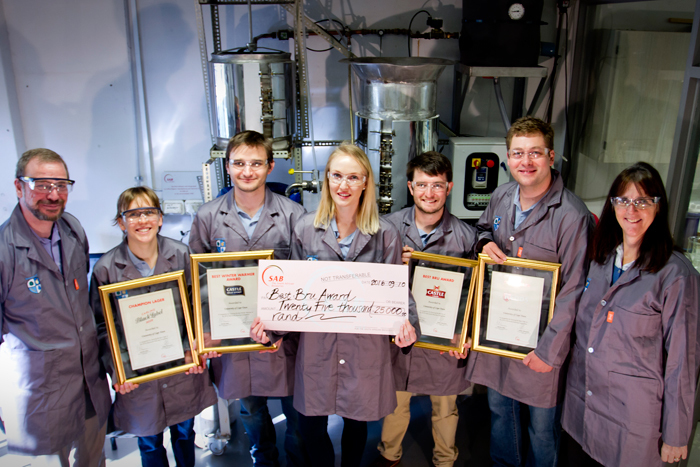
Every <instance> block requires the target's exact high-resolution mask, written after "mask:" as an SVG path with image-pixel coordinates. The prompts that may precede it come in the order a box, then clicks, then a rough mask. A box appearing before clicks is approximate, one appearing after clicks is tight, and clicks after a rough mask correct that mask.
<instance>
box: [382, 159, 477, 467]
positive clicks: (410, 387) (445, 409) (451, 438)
mask: <svg viewBox="0 0 700 467" xmlns="http://www.w3.org/2000/svg"><path fill="white" fill-rule="evenodd" d="M406 178H407V179H408V189H409V190H410V192H411V194H412V195H413V201H414V203H415V206H413V207H409V208H405V209H402V210H401V211H398V212H395V213H392V214H389V215H387V216H386V217H385V219H386V220H388V221H390V222H391V223H392V224H394V226H395V227H396V228H397V229H398V231H399V233H400V234H401V242H402V243H403V245H404V246H403V251H404V253H403V261H404V262H406V263H407V262H409V260H410V259H411V253H412V252H413V251H421V252H426V253H435V254H439V255H446V256H454V257H457V258H469V259H471V258H472V250H473V249H474V245H475V244H476V239H477V235H476V229H475V228H474V227H472V226H470V225H467V224H466V223H464V222H462V221H461V220H459V219H457V218H456V217H454V216H453V215H452V214H450V213H449V212H448V211H447V209H446V208H445V202H446V201H447V195H449V194H450V190H452V185H453V183H452V165H451V164H450V161H449V160H448V159H447V158H446V157H445V156H443V155H442V154H440V153H438V152H435V151H429V152H425V153H423V154H421V155H419V156H418V157H415V158H414V159H411V160H410V161H409V163H408V166H407V167H406ZM465 283H466V284H469V279H468V278H465ZM467 289H468V287H467ZM465 290H466V289H465ZM466 292H467V293H468V290H466ZM465 346H466V344H465ZM397 350H398V348H397V349H394V351H393V358H392V360H393V369H394V382H395V384H396V399H397V401H398V406H397V407H396V410H394V413H392V414H390V415H387V416H386V417H384V423H383V426H382V437H381V442H380V443H379V446H378V448H379V452H380V454H381V455H380V456H379V457H378V458H377V460H376V461H375V462H374V464H373V466H379V467H382V466H384V467H389V466H394V465H398V463H399V462H400V461H401V454H402V449H401V442H402V440H403V437H404V435H405V434H406V430H407V429H408V423H409V421H410V419H411V410H410V404H411V396H412V394H414V393H415V394H427V395H429V396H430V401H431V403H432V406H433V412H432V424H433V440H434V441H435V447H434V448H433V459H432V460H433V464H434V465H435V467H448V466H449V467H451V466H452V465H453V464H454V462H455V460H457V454H458V451H457V447H456V446H455V432H456V431H457V421H458V420H459V415H458V412H457V394H459V393H461V392H462V391H464V390H465V389H466V388H468V387H469V381H467V379H466V378H465V376H466V365H465V364H464V360H455V359H454V358H453V357H457V358H458V359H463V358H465V357H466V350H464V353H462V354H456V355H455V354H454V352H450V353H451V354H452V356H450V355H447V354H440V353H438V352H436V351H435V350H427V349H421V348H414V349H413V350H412V351H411V352H410V353H408V354H403V353H401V352H398V351H397Z"/></svg>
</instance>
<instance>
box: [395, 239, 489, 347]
mask: <svg viewBox="0 0 700 467" xmlns="http://www.w3.org/2000/svg"><path fill="white" fill-rule="evenodd" d="M478 264H479V263H478V261H476V260H471V259H465V258H456V257H452V256H445V255H438V254H433V253H425V252H419V251H414V252H413V253H412V254H411V261H410V262H409V267H410V269H409V271H410V277H411V280H410V283H411V290H412V291H413V297H414V299H416V291H414V290H413V289H414V284H416V275H415V272H416V268H417V267H422V268H426V269H425V271H429V270H431V269H433V270H438V271H443V270H444V271H449V272H448V274H450V275H455V274H457V275H459V274H463V275H464V276H466V274H467V272H468V273H469V280H468V283H467V281H466V280H463V282H462V285H461V287H459V289H460V291H461V293H460V297H459V300H458V305H457V316H456V318H455V319H456V321H455V328H454V330H453V332H452V334H453V337H452V338H451V339H450V338H446V337H439V336H438V335H426V332H427V331H428V329H427V328H425V326H424V321H423V320H421V331H422V333H423V334H422V335H421V337H420V339H419V340H418V341H417V342H416V343H415V346H416V347H421V348H425V349H431V350H439V351H443V352H448V351H450V350H454V351H456V352H460V353H461V352H463V348H464V343H465V342H466V341H467V337H468V335H469V333H468V331H469V318H470V313H471V309H472V301H473V297H474V291H475V289H476V274H475V272H476V268H477V265H478ZM441 266H442V267H441ZM455 269H456V270H455ZM439 276H443V275H442V274H439ZM465 278H466V277H465ZM440 280H442V281H451V280H452V279H451V278H450V277H449V276H447V277H440ZM436 290H437V287H436ZM464 291H466V295H465V294H464ZM429 292H434V291H433V290H430V289H428V290H426V295H427V293H429ZM437 292H438V293H440V291H439V290H437ZM421 293H422V291H421ZM421 298H422V297H418V299H417V305H418V304H419V303H420V299H421ZM444 298H445V293H444V291H443V292H442V296H436V295H434V294H433V295H431V299H426V300H431V301H435V300H440V299H444ZM428 306H429V305H428ZM460 310H464V311H460ZM420 314H421V310H418V315H419V319H420ZM436 331H437V329H436ZM457 331H459V333H458V332H457ZM429 334H430V333H429ZM455 340H456V341H455Z"/></svg>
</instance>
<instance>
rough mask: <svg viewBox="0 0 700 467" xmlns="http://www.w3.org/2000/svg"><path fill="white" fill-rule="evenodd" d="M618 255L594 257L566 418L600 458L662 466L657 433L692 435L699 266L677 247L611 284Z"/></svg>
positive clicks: (682, 440)
mask: <svg viewBox="0 0 700 467" xmlns="http://www.w3.org/2000/svg"><path fill="white" fill-rule="evenodd" d="M614 262H615V253H613V254H612V255H611V256H610V257H609V258H608V260H607V262H606V263H605V264H598V263H596V262H591V265H590V272H589V273H588V281H589V282H588V288H587V289H586V291H585V292H584V293H583V295H582V296H581V302H580V306H579V308H578V315H577V317H576V339H575V342H574V348H573V353H572V357H571V363H570V364H569V373H568V378H567V382H566V399H565V401H564V411H563V415H562V425H563V426H564V429H565V430H566V431H567V432H568V433H570V434H571V436H572V437H573V438H574V439H575V440H576V441H577V442H578V443H579V444H580V445H581V446H582V447H583V449H584V451H586V452H587V453H588V454H589V455H590V456H591V457H592V458H593V459H595V460H597V461H598V462H600V463H601V464H603V465H607V466H618V465H634V466H640V467H643V466H659V467H660V466H661V465H662V462H661V456H660V455H659V448H660V446H661V441H664V442H665V443H666V444H668V445H670V446H685V445H687V444H689V443H691V442H692V440H690V439H689V438H690V432H691V429H692V424H693V404H694V402H695V381H696V376H697V374H698V364H699V363H700V361H699V360H698V356H699V355H700V348H699V347H698V346H699V345H700V344H699V341H698V331H699V329H698V326H699V324H700V322H699V321H698V300H699V299H700V296H698V288H699V287H700V275H698V272H697V271H696V270H695V268H693V266H692V265H691V264H690V262H688V260H687V259H686V258H685V257H684V256H683V255H682V254H681V253H678V252H675V253H673V255H672V256H671V258H670V259H669V261H668V263H667V264H666V266H664V268H663V269H661V271H659V272H657V273H656V274H651V273H648V272H644V271H640V270H639V269H638V268H635V267H632V268H630V269H629V270H627V271H626V272H625V273H623V274H622V276H620V278H619V279H618V280H617V282H615V284H614V285H613V286H610V282H611V279H612V271H613V264H614ZM610 312H612V313H613V314H612V316H610ZM609 321H612V322H609ZM589 392H590V394H589Z"/></svg>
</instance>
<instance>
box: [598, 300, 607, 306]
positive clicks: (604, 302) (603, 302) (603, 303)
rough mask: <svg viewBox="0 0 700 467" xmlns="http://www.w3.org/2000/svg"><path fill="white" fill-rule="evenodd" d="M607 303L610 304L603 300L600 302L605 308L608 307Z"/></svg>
mask: <svg viewBox="0 0 700 467" xmlns="http://www.w3.org/2000/svg"><path fill="white" fill-rule="evenodd" d="M607 303H608V302H606V301H605V300H601V301H600V304H601V305H603V306H605V305H607Z"/></svg>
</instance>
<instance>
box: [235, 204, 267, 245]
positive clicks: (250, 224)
mask: <svg viewBox="0 0 700 467" xmlns="http://www.w3.org/2000/svg"><path fill="white" fill-rule="evenodd" d="M233 208H234V209H235V210H236V212H237V213H238V218H239V219H240V220H241V223H242V224H243V228H244V229H245V233H247V234H248V240H250V239H251V238H253V232H255V226H256V225H258V221H260V214H261V213H262V210H263V208H262V207H261V208H260V209H258V212H256V213H255V215H254V216H253V217H250V216H249V215H248V213H246V212H245V211H243V210H241V209H239V208H238V205H237V204H236V200H235V199H234V200H233Z"/></svg>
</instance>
